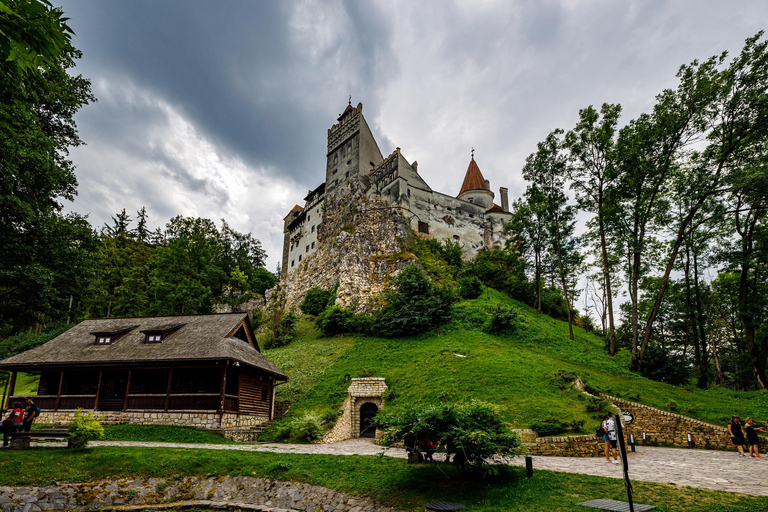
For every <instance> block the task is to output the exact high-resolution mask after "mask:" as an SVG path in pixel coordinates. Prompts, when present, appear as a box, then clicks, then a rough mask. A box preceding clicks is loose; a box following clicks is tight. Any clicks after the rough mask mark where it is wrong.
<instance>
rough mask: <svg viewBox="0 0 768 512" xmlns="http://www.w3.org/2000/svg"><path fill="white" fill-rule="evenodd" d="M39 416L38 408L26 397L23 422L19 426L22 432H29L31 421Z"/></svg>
mask: <svg viewBox="0 0 768 512" xmlns="http://www.w3.org/2000/svg"><path fill="white" fill-rule="evenodd" d="M38 416H40V408H39V407H38V406H37V404H36V403H35V401H34V400H33V399H32V398H27V408H26V410H25V411H24V422H23V423H22V426H21V431H22V432H29V431H30V430H31V429H32V423H33V422H34V421H35V419H36V418H37V417H38Z"/></svg>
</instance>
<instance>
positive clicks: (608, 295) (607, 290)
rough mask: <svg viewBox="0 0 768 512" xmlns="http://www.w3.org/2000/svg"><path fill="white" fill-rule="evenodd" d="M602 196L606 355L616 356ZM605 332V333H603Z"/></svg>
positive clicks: (600, 224) (601, 240) (601, 217)
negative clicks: (606, 306) (606, 319)
mask: <svg viewBox="0 0 768 512" xmlns="http://www.w3.org/2000/svg"><path fill="white" fill-rule="evenodd" d="M602 202H603V194H602V190H601V191H600V204H599V205H598V209H597V211H598V214H597V217H598V220H599V227H598V229H599V230H600V251H601V253H602V256H603V279H604V280H605V298H606V304H607V305H608V355H610V356H615V355H616V329H615V327H614V323H613V294H612V292H611V271H610V266H609V264H608V249H607V247H606V242H605V225H604V223H603V211H602V210H603V205H602ZM603 332H605V331H603Z"/></svg>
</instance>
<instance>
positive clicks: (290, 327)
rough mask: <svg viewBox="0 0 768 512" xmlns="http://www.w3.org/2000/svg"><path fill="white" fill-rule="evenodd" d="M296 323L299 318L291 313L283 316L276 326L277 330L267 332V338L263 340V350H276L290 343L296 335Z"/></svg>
mask: <svg viewBox="0 0 768 512" xmlns="http://www.w3.org/2000/svg"><path fill="white" fill-rule="evenodd" d="M298 321H299V317H297V316H296V314H295V313H294V312H293V311H289V312H288V313H286V314H285V315H283V317H282V318H281V319H280V322H278V324H277V328H276V329H274V330H269V331H267V336H266V338H265V339H264V348H267V349H269V348H277V347H282V346H284V345H287V344H288V343H290V342H291V341H292V340H293V337H294V335H295V334H296V322H298ZM275 331H276V332H275Z"/></svg>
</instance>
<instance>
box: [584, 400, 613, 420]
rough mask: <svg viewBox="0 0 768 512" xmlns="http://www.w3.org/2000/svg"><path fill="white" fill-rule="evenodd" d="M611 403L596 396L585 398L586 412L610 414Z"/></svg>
mask: <svg viewBox="0 0 768 512" xmlns="http://www.w3.org/2000/svg"><path fill="white" fill-rule="evenodd" d="M610 410H611V402H609V401H608V400H606V399H604V398H599V397H596V396H590V397H587V412H594V413H598V414H601V415H602V414H605V413H608V412H610Z"/></svg>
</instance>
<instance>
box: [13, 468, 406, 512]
mask: <svg viewBox="0 0 768 512" xmlns="http://www.w3.org/2000/svg"><path fill="white" fill-rule="evenodd" d="M192 501H195V503H194V505H195V506H196V508H198V509H223V508H227V504H230V505H234V506H235V507H237V504H238V503H246V504H248V506H247V507H237V508H247V509H249V510H259V508H257V507H255V506H254V505H255V504H260V505H263V508H262V510H265V511H266V510H269V511H274V512H277V510H280V509H291V510H305V511H308V512H314V511H316V510H333V511H339V512H345V511H348V512H353V511H354V512H397V511H396V510H395V509H392V508H389V507H384V506H382V505H380V504H378V503H375V502H373V501H370V500H367V499H362V498H357V497H354V496H350V495H348V494H343V493H340V492H337V491H334V490H332V489H328V488H326V487H319V486H315V485H309V484H303V483H297V482H281V481H278V480H269V479H261V478H253V477H247V476H240V477H231V476H225V477H219V478H193V477H186V478H182V479H175V478H146V479H120V480H110V481H104V482H97V483H85V484H64V485H51V486H46V487H19V488H13V487H0V503H2V510H3V512H17V511H18V512H38V511H42V510H86V509H89V510H90V509H94V508H106V509H111V510H116V508H115V507H120V508H123V507H125V508H128V509H130V508H135V507H138V506H142V505H153V504H163V503H179V505H180V507H179V508H188V507H189V505H190V502H192ZM149 509H150V510H151V509H152V508H151V507H150V508H149ZM286 512H287V511H286Z"/></svg>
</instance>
